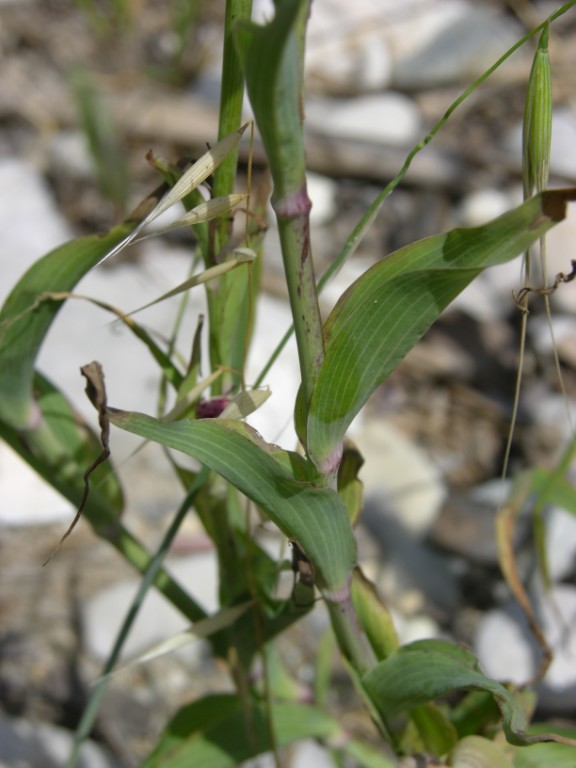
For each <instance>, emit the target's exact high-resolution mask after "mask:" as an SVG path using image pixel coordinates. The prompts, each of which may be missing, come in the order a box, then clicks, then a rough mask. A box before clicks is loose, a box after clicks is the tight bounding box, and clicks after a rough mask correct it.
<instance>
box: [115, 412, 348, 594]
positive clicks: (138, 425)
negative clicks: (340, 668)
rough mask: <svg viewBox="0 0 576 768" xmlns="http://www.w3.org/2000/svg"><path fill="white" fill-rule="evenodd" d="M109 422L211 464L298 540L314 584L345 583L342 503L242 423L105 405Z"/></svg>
mask: <svg viewBox="0 0 576 768" xmlns="http://www.w3.org/2000/svg"><path fill="white" fill-rule="evenodd" d="M110 421H111V423H112V424H114V425H115V426H117V427H120V428H121V429H124V430H126V431H128V432H132V433H134V434H137V435H140V437H144V438H146V439H148V440H153V441H154V442H157V443H160V444H161V445H164V446H166V447H168V448H172V449H174V450H177V451H181V452H182V453H186V454H188V455H189V456H193V457H194V458H196V459H198V461H201V462H202V463H203V464H205V465H206V466H208V467H210V468H211V469H213V470H214V471H215V472H217V473H218V474H220V475H221V476H222V477H224V478H225V479H226V480H227V481H228V482H229V483H231V484H232V485H233V486H234V487H235V488H238V490H239V491H241V492H242V493H243V494H244V495H245V496H247V497H248V498H249V499H251V500H252V501H253V502H254V503H255V504H257V505H258V507H260V509H262V511H263V512H264V513H265V514H266V515H267V516H268V517H269V518H270V520H272V522H274V523H275V524H276V525H277V526H278V527H279V528H280V530H281V531H282V532H283V533H284V534H285V535H286V536H287V537H288V538H290V539H295V540H296V541H298V542H299V543H300V545H301V546H302V548H303V549H304V551H305V552H306V554H307V555H308V557H309V558H310V559H311V561H312V562H313V563H314V566H315V568H316V573H317V578H318V585H319V587H321V588H323V589H326V590H328V591H329V592H337V591H339V590H342V589H345V588H347V586H348V581H349V578H350V574H351V571H352V568H353V567H354V564H355V560H356V545H355V540H354V535H353V532H352V528H351V525H350V521H349V519H348V514H347V512H346V508H345V507H344V504H343V503H342V501H341V500H340V498H339V497H338V495H337V494H336V493H335V492H334V491H332V490H330V489H329V488H318V487H316V486H314V485H312V484H311V483H307V482H302V481H298V480H295V479H294V478H293V477H292V476H291V475H290V474H289V473H288V472H287V471H286V469H285V468H284V466H283V465H282V464H280V462H279V461H277V460H276V459H275V458H274V457H273V456H272V455H271V453H270V452H269V451H268V450H266V443H264V441H262V440H261V439H259V438H258V437H257V436H256V435H255V433H253V431H252V430H251V429H250V428H249V427H248V426H247V425H246V424H244V423H239V422H228V421H223V420H220V419H206V420H185V421H178V422H175V423H164V422H160V421H158V420H156V419H154V418H152V417H150V416H146V415H144V414H141V413H129V412H125V411H116V410H110ZM270 449H272V446H270Z"/></svg>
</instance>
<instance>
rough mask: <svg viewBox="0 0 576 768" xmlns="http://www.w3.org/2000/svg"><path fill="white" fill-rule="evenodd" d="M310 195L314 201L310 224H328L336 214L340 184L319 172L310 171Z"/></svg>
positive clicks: (308, 179) (308, 178) (308, 181)
mask: <svg viewBox="0 0 576 768" xmlns="http://www.w3.org/2000/svg"><path fill="white" fill-rule="evenodd" d="M307 183H308V197H309V198H310V200H311V201H312V210H311V212H310V224H311V225H312V226H321V225H322V224H327V223H328V222H329V221H331V220H332V219H333V218H334V216H335V215H336V192H337V190H338V185H337V184H336V182H335V181H334V179H330V178H328V176H322V175H320V174H319V173H308V174H307Z"/></svg>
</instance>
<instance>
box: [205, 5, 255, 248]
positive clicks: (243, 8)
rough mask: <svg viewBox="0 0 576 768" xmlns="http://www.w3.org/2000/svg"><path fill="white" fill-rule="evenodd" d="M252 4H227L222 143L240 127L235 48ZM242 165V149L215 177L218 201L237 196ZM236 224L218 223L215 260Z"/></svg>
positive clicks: (241, 80) (240, 89)
mask: <svg viewBox="0 0 576 768" xmlns="http://www.w3.org/2000/svg"><path fill="white" fill-rule="evenodd" d="M251 14H252V0H227V2H226V15H225V20H224V51H223V55H222V88H221V94H220V117H219V123H218V139H219V140H220V139H223V138H224V137H225V136H228V134H230V133H232V132H233V131H235V130H236V129H237V128H239V127H240V122H241V119H242V103H243V99H244V74H243V72H242V67H241V66H240V60H239V58H238V53H237V51H236V47H235V45H234V40H233V30H234V27H235V25H236V24H237V23H238V21H241V20H246V19H250V16H251ZM237 165H238V149H235V150H233V151H232V152H230V154H229V155H228V156H227V157H226V159H225V160H224V161H223V162H222V163H221V164H220V166H219V167H218V168H217V169H216V171H215V173H214V183H213V185H212V189H213V195H214V197H219V196H220V195H227V194H230V193H231V192H233V190H234V182H235V179H236V168H237ZM231 231H232V223H231V220H230V217H229V216H222V217H221V218H220V219H218V220H217V222H216V227H215V237H214V240H215V250H214V254H213V255H214V256H215V257H216V258H217V257H218V254H219V253H220V252H221V251H222V249H223V248H224V247H225V246H226V244H227V243H228V241H229V239H230V235H231Z"/></svg>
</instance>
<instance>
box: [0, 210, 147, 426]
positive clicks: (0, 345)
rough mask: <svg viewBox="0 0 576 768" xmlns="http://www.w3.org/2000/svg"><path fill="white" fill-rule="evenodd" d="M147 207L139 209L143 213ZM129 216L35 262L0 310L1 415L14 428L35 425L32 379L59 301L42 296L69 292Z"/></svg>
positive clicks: (130, 223) (131, 223) (123, 232)
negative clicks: (142, 209)
mask: <svg viewBox="0 0 576 768" xmlns="http://www.w3.org/2000/svg"><path fill="white" fill-rule="evenodd" d="M144 213H145V211H144V212H143V213H142V215H144ZM138 220H139V217H138V216H137V215H135V218H132V219H127V220H126V221H125V222H123V223H122V224H118V225H117V226H115V227H114V228H113V229H111V230H110V231H109V232H108V233H106V234H105V235H92V236H90V237H84V238H82V239H80V240H74V241H72V242H70V243H66V244H65V245H62V246H60V247H58V248H56V249H55V250H53V251H51V252H50V253H48V254H47V255H46V256H44V257H43V258H41V259H39V260H38V261H37V262H36V263H35V264H33V265H32V266H31V267H30V269H29V270H28V271H27V272H26V274H25V275H24V276H23V277H22V278H21V279H20V281H19V282H18V283H17V285H16V286H15V288H14V289H13V290H12V292H11V293H10V295H9V296H8V298H7V299H6V301H5V303H4V306H3V307H2V310H1V311H0V418H2V419H4V420H5V421H6V422H7V423H8V424H11V425H12V426H13V427H20V428H24V427H27V426H30V425H31V424H33V423H34V400H33V397H32V381H33V377H34V365H35V361H36V357H37V355H38V352H39V349H40V346H41V344H42V342H43V340H44V337H45V335H46V333H47V332H48V329H49V328H50V325H51V323H52V321H53V320H54V318H55V316H56V315H57V313H58V311H59V309H60V307H61V306H62V302H60V301H49V300H46V301H42V300H39V299H40V297H41V295H42V294H45V293H52V292H64V291H70V290H72V288H74V286H75V285H76V283H77V282H78V281H79V280H80V279H81V278H82V277H84V275H85V274H86V273H87V272H89V271H90V270H91V269H92V268H93V267H94V266H96V264H98V262H99V261H100V259H101V258H102V257H103V256H104V254H106V253H107V252H108V251H109V250H110V248H112V247H113V246H114V245H115V244H116V243H119V242H121V241H122V240H123V239H124V238H125V237H126V236H127V235H128V234H129V233H130V232H131V231H132V230H133V229H134V227H136V225H137V223H138Z"/></svg>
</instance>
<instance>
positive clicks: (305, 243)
mask: <svg viewBox="0 0 576 768" xmlns="http://www.w3.org/2000/svg"><path fill="white" fill-rule="evenodd" d="M273 206H274V209H275V212H276V216H277V219H278V234H279V236H280V244H281V246H282V258H283V260H284V270H285V274H286V284H287V287H288V295H289V297H290V307H291V310H292V317H293V320H294V330H295V332H296V343H297V346H298V358H299V361H300V371H301V375H302V393H303V396H304V402H305V404H306V406H307V405H308V403H309V402H310V398H311V397H312V390H313V387H314V383H315V381H316V378H317V376H318V371H319V370H320V366H321V365H322V360H323V359H324V342H323V337H322V319H321V316H320V307H319V304H318V296H317V292H316V279H315V276H314V265H313V262H312V253H311V251H310V219H309V213H310V200H309V198H308V195H307V193H306V185H305V183H304V186H303V187H302V190H301V192H299V193H298V194H297V195H296V196H295V197H294V198H292V200H282V201H278V202H274V203H273Z"/></svg>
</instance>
